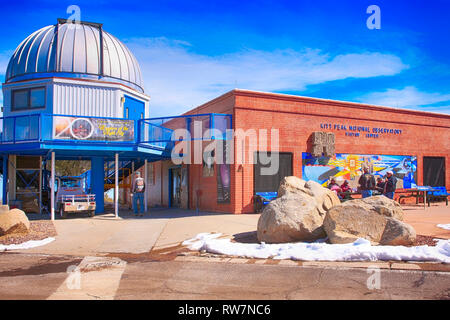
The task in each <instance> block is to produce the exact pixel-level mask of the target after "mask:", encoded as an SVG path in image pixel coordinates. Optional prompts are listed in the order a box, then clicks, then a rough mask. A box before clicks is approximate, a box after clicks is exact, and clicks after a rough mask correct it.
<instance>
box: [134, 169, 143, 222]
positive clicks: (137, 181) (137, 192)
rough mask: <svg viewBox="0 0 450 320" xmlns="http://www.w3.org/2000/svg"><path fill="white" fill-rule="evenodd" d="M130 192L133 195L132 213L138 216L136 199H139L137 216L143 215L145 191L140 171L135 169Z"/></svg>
mask: <svg viewBox="0 0 450 320" xmlns="http://www.w3.org/2000/svg"><path fill="white" fill-rule="evenodd" d="M131 192H132V197H133V209H134V215H135V216H138V201H139V216H141V217H142V216H143V212H144V192H145V181H144V179H143V178H142V177H141V173H140V172H139V171H136V173H135V178H134V180H133V184H132V186H131Z"/></svg>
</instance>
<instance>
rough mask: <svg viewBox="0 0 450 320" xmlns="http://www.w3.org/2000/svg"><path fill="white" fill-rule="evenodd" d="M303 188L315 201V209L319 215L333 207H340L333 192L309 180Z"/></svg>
mask: <svg viewBox="0 0 450 320" xmlns="http://www.w3.org/2000/svg"><path fill="white" fill-rule="evenodd" d="M305 188H306V189H307V190H309V191H310V192H311V193H312V194H313V197H314V198H315V199H316V200H317V207H318V209H319V211H320V213H321V214H324V215H325V213H326V212H327V211H328V210H329V209H331V208H332V207H333V206H336V205H340V204H341V200H339V197H338V196H337V194H336V193H335V192H334V191H331V190H330V189H328V188H324V187H322V186H321V185H320V184H319V183H317V182H315V181H313V180H309V181H308V182H306V183H305Z"/></svg>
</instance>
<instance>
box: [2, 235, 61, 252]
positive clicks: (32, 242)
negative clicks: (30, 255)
mask: <svg viewBox="0 0 450 320" xmlns="http://www.w3.org/2000/svg"><path fill="white" fill-rule="evenodd" d="M54 240H55V238H52V237H49V238H45V239H42V240H30V241H26V242H23V243H19V244H8V245H3V244H0V252H2V251H9V250H24V249H31V248H35V247H40V246H45V245H46V244H49V243H50V242H52V241H54Z"/></svg>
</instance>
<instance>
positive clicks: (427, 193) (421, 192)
mask: <svg viewBox="0 0 450 320" xmlns="http://www.w3.org/2000/svg"><path fill="white" fill-rule="evenodd" d="M404 192H407V193H410V194H408V195H401V196H400V197H399V199H398V201H399V202H400V200H401V199H405V198H416V204H419V199H420V198H422V199H423V207H424V208H426V205H427V202H428V206H430V200H431V198H434V197H440V192H442V190H441V188H439V187H429V186H417V187H416V188H411V189H406V190H404ZM434 193H436V195H434ZM442 195H443V194H442ZM447 195H450V194H447ZM445 200H446V202H447V205H448V199H447V197H445Z"/></svg>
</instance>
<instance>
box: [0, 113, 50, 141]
mask: <svg viewBox="0 0 450 320" xmlns="http://www.w3.org/2000/svg"><path fill="white" fill-rule="evenodd" d="M0 127H1V128H2V129H3V130H2V132H1V134H0V142H1V143H9V144H11V143H12V144H14V143H21V142H32V141H38V140H39V139H40V137H41V115H40V114H34V115H22V116H15V117H3V118H0Z"/></svg>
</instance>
